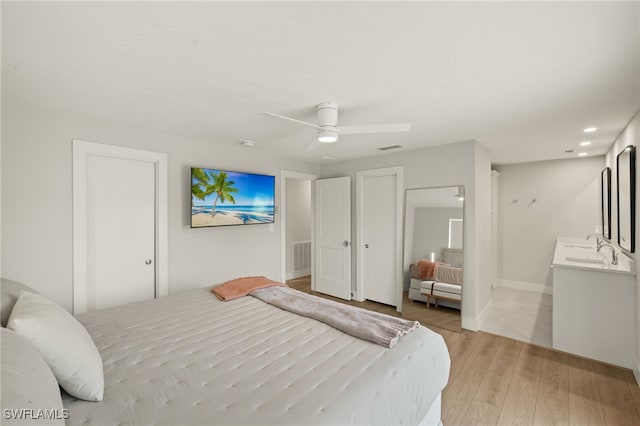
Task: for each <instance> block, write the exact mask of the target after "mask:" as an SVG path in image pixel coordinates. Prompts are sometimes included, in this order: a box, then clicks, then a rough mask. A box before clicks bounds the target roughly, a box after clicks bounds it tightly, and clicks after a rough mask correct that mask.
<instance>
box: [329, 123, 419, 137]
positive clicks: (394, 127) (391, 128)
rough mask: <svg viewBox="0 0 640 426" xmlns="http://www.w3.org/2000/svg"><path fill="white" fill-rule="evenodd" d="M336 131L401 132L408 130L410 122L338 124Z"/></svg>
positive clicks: (343, 133) (347, 132)
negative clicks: (359, 124) (360, 124)
mask: <svg viewBox="0 0 640 426" xmlns="http://www.w3.org/2000/svg"><path fill="white" fill-rule="evenodd" d="M337 130H338V133H340V134H342V135H349V134H356V133H401V132H410V131H411V123H389V124H365V125H362V126H357V125H356V126H338V128H337Z"/></svg>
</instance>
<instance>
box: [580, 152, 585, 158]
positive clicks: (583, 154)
mask: <svg viewBox="0 0 640 426" xmlns="http://www.w3.org/2000/svg"><path fill="white" fill-rule="evenodd" d="M586 156H587V153H586V152H580V153H578V157H586Z"/></svg>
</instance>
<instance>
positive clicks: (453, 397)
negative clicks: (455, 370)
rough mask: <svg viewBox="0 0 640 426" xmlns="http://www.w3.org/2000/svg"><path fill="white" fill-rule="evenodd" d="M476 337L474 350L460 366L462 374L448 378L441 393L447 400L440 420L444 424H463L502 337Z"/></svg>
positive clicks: (488, 335)
mask: <svg viewBox="0 0 640 426" xmlns="http://www.w3.org/2000/svg"><path fill="white" fill-rule="evenodd" d="M478 337H479V342H478V344H477V346H476V348H475V350H474V351H473V353H472V354H471V356H469V357H468V358H467V360H466V361H465V362H464V364H463V365H461V366H460V369H461V370H464V374H457V375H456V376H455V377H454V378H453V379H450V380H449V385H448V386H447V387H446V388H445V390H444V391H443V393H442V398H443V400H444V399H446V400H447V406H446V409H445V410H443V413H442V421H443V423H444V424H446V425H459V424H460V425H461V424H464V423H463V419H464V416H465V414H466V411H467V409H468V407H469V405H470V403H471V401H472V400H473V397H474V396H475V395H476V393H477V391H478V388H479V387H480V385H481V383H482V381H483V380H484V378H485V376H486V374H487V370H488V368H489V365H491V362H492V361H493V359H494V357H495V354H496V352H497V350H498V347H499V346H500V342H501V339H502V338H501V337H498V336H494V335H491V334H480V335H479V336H478Z"/></svg>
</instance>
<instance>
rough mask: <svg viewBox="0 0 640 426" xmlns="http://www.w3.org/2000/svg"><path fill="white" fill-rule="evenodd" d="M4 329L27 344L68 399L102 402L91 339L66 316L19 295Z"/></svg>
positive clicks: (60, 310) (99, 365)
mask: <svg viewBox="0 0 640 426" xmlns="http://www.w3.org/2000/svg"><path fill="white" fill-rule="evenodd" d="M7 328H9V329H11V330H14V331H15V332H16V333H18V334H19V335H20V336H22V337H23V338H24V339H25V340H27V341H28V342H29V343H31V344H32V345H33V346H34V347H35V348H36V349H37V350H38V352H40V354H41V355H42V357H43V358H44V359H45V361H47V364H49V367H50V368H51V371H53V374H54V376H55V377H56V379H57V380H58V383H59V384H60V386H61V387H62V388H63V389H64V390H65V391H67V393H69V394H70V395H73V396H75V397H76V398H79V399H84V400H87V401H102V396H103V393H104V375H103V370H102V358H101V357H100V353H99V352H98V349H97V348H96V345H95V344H94V343H93V340H92V339H91V336H89V333H87V330H86V329H85V328H84V327H83V325H82V324H80V323H79V322H78V320H76V319H75V318H74V317H73V316H72V315H71V314H70V313H69V312H67V311H66V310H65V309H64V308H62V307H61V306H59V305H57V304H55V303H54V302H52V301H50V300H49V299H46V298H45V297H42V296H40V295H39V294H33V293H29V292H25V291H23V292H21V293H20V297H19V298H18V301H17V302H16V304H15V306H14V307H13V310H12V311H11V315H10V316H9V322H8V323H7Z"/></svg>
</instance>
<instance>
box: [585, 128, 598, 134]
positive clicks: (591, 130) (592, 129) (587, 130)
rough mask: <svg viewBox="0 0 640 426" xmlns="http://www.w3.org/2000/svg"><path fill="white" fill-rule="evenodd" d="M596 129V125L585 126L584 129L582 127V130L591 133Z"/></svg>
mask: <svg viewBox="0 0 640 426" xmlns="http://www.w3.org/2000/svg"><path fill="white" fill-rule="evenodd" d="M596 130H598V128H597V127H587V128H586V129H584V132H585V133H593V132H595V131H596Z"/></svg>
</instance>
